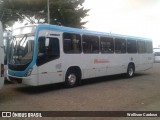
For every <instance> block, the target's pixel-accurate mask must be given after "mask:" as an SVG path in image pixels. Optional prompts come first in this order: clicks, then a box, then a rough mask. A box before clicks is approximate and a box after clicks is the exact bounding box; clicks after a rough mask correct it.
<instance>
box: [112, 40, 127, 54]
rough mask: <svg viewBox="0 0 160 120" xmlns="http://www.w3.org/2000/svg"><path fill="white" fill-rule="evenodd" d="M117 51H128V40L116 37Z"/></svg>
mask: <svg viewBox="0 0 160 120" xmlns="http://www.w3.org/2000/svg"><path fill="white" fill-rule="evenodd" d="M115 52H116V53H126V40H125V39H122V38H115Z"/></svg>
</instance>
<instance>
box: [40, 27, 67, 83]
mask: <svg viewBox="0 0 160 120" xmlns="http://www.w3.org/2000/svg"><path fill="white" fill-rule="evenodd" d="M46 34H48V37H50V38H57V39H58V40H59V48H60V57H59V58H57V59H54V60H52V61H49V62H46V63H45V64H42V65H40V66H37V76H38V85H45V84H52V83H59V82H63V81H64V80H63V71H62V61H61V60H62V50H61V48H62V40H61V39H62V33H61V32H57V31H53V30H52V31H51V30H41V31H40V32H39V37H40V36H41V37H46ZM55 35H56V36H55ZM57 35H58V36H57Z"/></svg>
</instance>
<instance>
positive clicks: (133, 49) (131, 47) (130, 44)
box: [127, 39, 137, 53]
mask: <svg viewBox="0 0 160 120" xmlns="http://www.w3.org/2000/svg"><path fill="white" fill-rule="evenodd" d="M127 52H128V53H137V42H136V40H133V39H127Z"/></svg>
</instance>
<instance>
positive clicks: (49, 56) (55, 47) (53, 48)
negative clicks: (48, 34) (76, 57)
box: [36, 37, 60, 66]
mask: <svg viewBox="0 0 160 120" xmlns="http://www.w3.org/2000/svg"><path fill="white" fill-rule="evenodd" d="M45 40H46V39H45V37H40V38H39V39H38V56H37V62H36V63H37V66H40V65H43V64H45V63H47V62H50V61H52V60H54V59H57V58H59V57H60V49H59V39H57V38H49V44H48V46H45Z"/></svg>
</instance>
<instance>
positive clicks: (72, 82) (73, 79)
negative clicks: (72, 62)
mask: <svg viewBox="0 0 160 120" xmlns="http://www.w3.org/2000/svg"><path fill="white" fill-rule="evenodd" d="M78 82H79V78H78V74H77V72H76V71H74V70H68V71H67V73H66V76H65V86H66V87H67V88H72V87H75V86H77V85H78Z"/></svg>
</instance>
